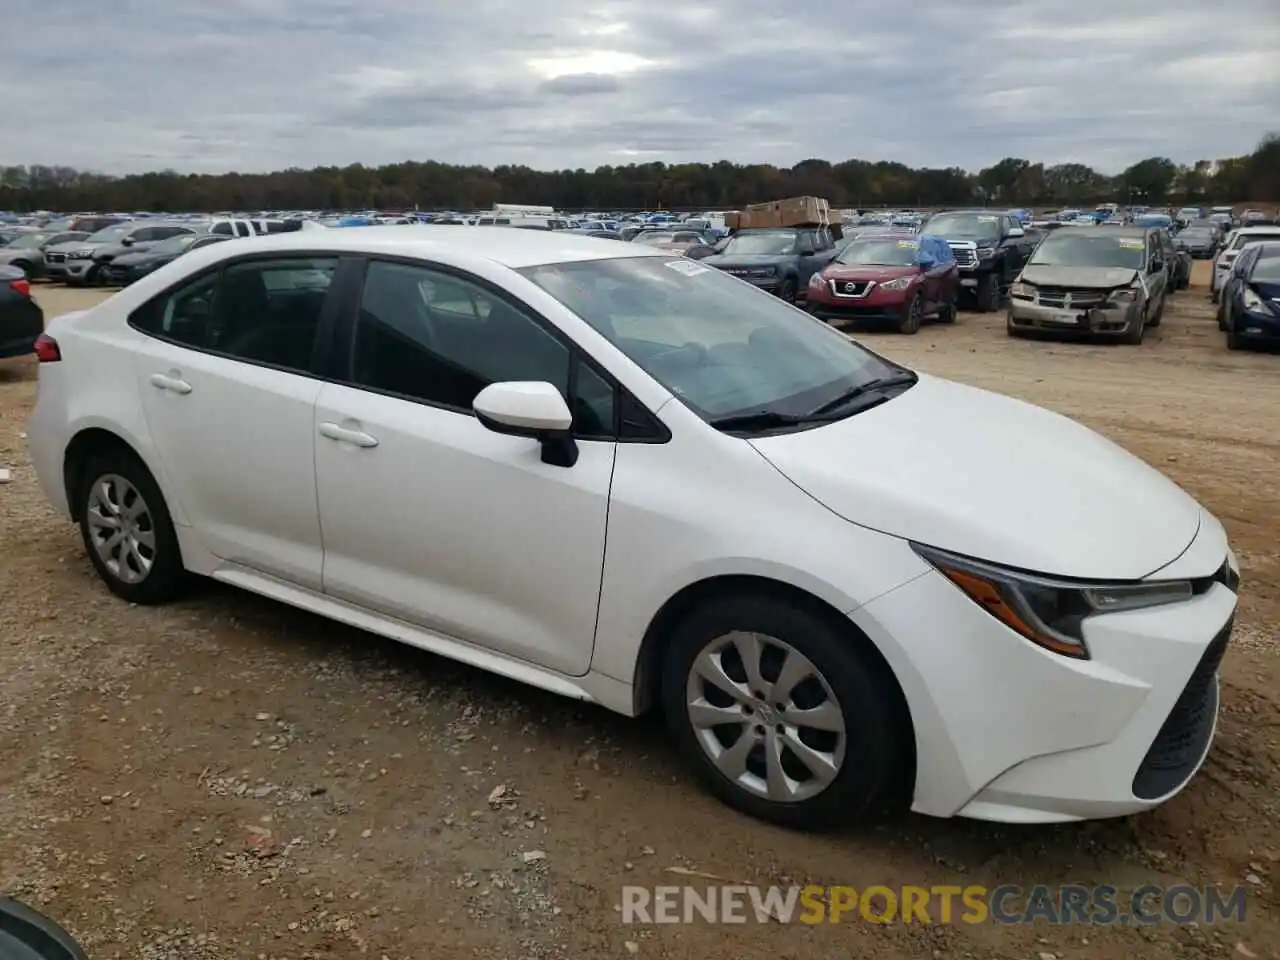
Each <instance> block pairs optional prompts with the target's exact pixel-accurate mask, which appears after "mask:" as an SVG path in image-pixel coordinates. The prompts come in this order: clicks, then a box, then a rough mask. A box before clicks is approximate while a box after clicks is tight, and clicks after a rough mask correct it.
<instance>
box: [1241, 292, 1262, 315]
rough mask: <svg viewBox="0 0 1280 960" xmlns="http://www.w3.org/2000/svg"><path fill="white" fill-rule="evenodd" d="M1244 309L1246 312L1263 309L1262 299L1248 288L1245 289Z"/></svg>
mask: <svg viewBox="0 0 1280 960" xmlns="http://www.w3.org/2000/svg"><path fill="white" fill-rule="evenodd" d="M1244 308H1245V309H1246V310H1261V309H1262V298H1261V297H1260V296H1258V295H1257V294H1256V293H1254V292H1253V291H1252V290H1250V289H1249V288H1248V287H1245V288H1244Z"/></svg>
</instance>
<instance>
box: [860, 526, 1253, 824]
mask: <svg viewBox="0 0 1280 960" xmlns="http://www.w3.org/2000/svg"><path fill="white" fill-rule="evenodd" d="M1203 530H1204V525H1202V531H1203ZM1211 536H1212V534H1211V533H1204V532H1202V534H1201V537H1211ZM1206 542H1207V541H1206ZM1218 546H1219V547H1221V546H1222V543H1219V544H1218ZM1216 555H1217V556H1218V558H1219V559H1218V561H1217V562H1218V563H1222V562H1223V559H1225V558H1224V556H1223V555H1222V554H1221V553H1218V554H1216ZM1235 609H1236V594H1235V593H1234V592H1233V591H1232V590H1231V589H1229V588H1228V587H1227V586H1226V585H1224V584H1222V583H1218V582H1215V583H1213V585H1212V586H1210V587H1209V588H1208V590H1207V591H1205V592H1203V593H1200V594H1199V595H1197V596H1195V597H1194V598H1192V599H1191V600H1189V601H1186V602H1183V603H1177V604H1169V605H1167V606H1163V607H1153V608H1149V609H1146V610H1134V611H1125V612H1119V613H1112V614H1106V615H1098V616H1095V617H1093V618H1091V619H1090V621H1088V622H1087V624H1086V626H1085V639H1086V642H1087V643H1088V645H1089V650H1090V653H1091V656H1092V659H1089V660H1074V659H1070V658H1067V657H1062V656H1059V655H1057V654H1054V653H1050V652H1048V651H1046V650H1044V649H1042V648H1040V647H1038V646H1035V645H1034V644H1031V643H1030V642H1028V641H1027V640H1025V639H1023V638H1022V637H1021V636H1020V635H1018V634H1016V633H1015V632H1013V631H1012V630H1010V629H1009V628H1008V627H1005V626H1004V625H1003V624H1002V623H1000V622H999V621H997V620H996V619H995V618H994V617H992V616H991V615H990V614H988V613H987V612H986V611H984V610H982V609H981V608H980V607H979V606H978V605H977V604H975V603H974V602H973V601H972V600H970V599H969V598H968V597H967V596H965V595H964V594H963V593H962V592H961V591H960V590H959V589H958V588H957V587H955V585H954V584H952V583H951V582H950V581H949V580H947V579H946V578H945V577H944V576H943V575H942V574H940V573H937V572H930V573H927V574H925V575H923V576H921V577H919V578H917V579H915V580H912V581H910V582H909V583H907V584H905V585H903V586H902V587H899V588H898V589H896V590H894V591H891V592H890V593H888V594H885V595H884V596H882V597H879V598H878V599H876V600H874V601H872V602H871V603H869V604H867V605H866V606H864V607H862V608H860V609H859V610H856V611H853V613H852V614H851V616H852V617H853V619H854V620H855V621H856V622H857V623H858V625H859V626H860V627H861V628H862V629H863V630H864V631H865V632H866V633H867V634H868V635H869V636H870V637H871V639H872V640H873V641H874V642H876V643H877V645H878V646H879V647H880V648H881V649H882V650H884V651H886V657H887V659H889V660H890V665H891V667H893V669H894V671H895V674H896V675H897V677H898V679H899V682H900V683H901V685H902V687H903V692H904V694H905V695H906V698H907V703H908V706H909V708H910V710H911V716H912V723H913V726H914V728H915V734H916V755H917V757H916V759H917V772H916V789H915V797H914V801H913V804H912V809H913V810H915V811H916V812H918V813H924V814H928V815H932V816H943V817H947V816H964V817H972V818H975V819H980V820H996V821H1002V822H1010V823H1052V822H1063V821H1071V820H1084V819H1094V818H1099V817H1114V816H1124V815H1128V814H1132V813H1137V812H1140V811H1142V810H1147V809H1150V808H1152V807H1155V806H1158V805H1159V804H1160V803H1162V802H1164V801H1166V800H1168V799H1169V798H1170V797H1172V796H1173V795H1174V794H1176V793H1177V792H1178V791H1179V790H1181V789H1182V788H1183V787H1184V786H1185V785H1186V784H1187V782H1188V781H1189V780H1190V779H1191V778H1192V777H1193V776H1194V775H1195V773H1196V772H1197V771H1198V770H1199V769H1200V766H1201V765H1202V764H1203V762H1204V759H1205V757H1206V756H1207V754H1208V751H1209V746H1210V744H1211V742H1212V739H1213V735H1214V732H1215V730H1216V722H1217V713H1218V688H1217V679H1216V672H1217V667H1218V663H1219V662H1220V660H1221V658H1222V653H1223V650H1224V649H1225V647H1226V645H1227V643H1228V637H1229V634H1230V631H1231V624H1232V619H1233V617H1234V614H1235ZM903 647H906V649H903Z"/></svg>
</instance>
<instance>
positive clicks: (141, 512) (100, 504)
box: [85, 473, 156, 584]
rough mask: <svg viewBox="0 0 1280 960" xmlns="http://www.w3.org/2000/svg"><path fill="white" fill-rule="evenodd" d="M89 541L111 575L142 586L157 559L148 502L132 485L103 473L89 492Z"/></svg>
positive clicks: (111, 474) (87, 509)
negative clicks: (141, 583)
mask: <svg viewBox="0 0 1280 960" xmlns="http://www.w3.org/2000/svg"><path fill="white" fill-rule="evenodd" d="M85 515H86V519H87V520H88V527H89V541H90V543H91V544H92V546H93V549H94V552H96V553H97V555H98V558H99V559H100V560H101V561H102V563H103V565H104V566H106V568H107V569H108V570H109V571H111V573H112V575H114V576H115V577H116V578H118V579H119V580H120V581H121V582H122V583H129V584H133V583H140V582H141V581H143V580H145V579H146V577H147V574H149V573H150V572H151V567H152V565H153V564H154V563H155V559H156V528H155V521H154V520H153V519H152V516H151V510H150V508H149V507H148V506H147V502H146V500H144V499H143V498H142V494H141V493H140V492H139V491H138V488H137V487H135V486H134V485H133V484H132V483H130V482H129V481H128V480H126V479H125V478H124V477H122V476H120V475H119V474H115V473H108V474H104V475H103V476H101V477H99V478H98V479H97V481H96V482H95V483H94V484H93V486H92V487H91V488H90V490H89V502H88V504H87V506H86V510H85Z"/></svg>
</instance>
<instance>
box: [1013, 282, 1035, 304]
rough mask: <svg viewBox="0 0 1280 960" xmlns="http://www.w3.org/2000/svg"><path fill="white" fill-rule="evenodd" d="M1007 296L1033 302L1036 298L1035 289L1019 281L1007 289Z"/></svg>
mask: <svg viewBox="0 0 1280 960" xmlns="http://www.w3.org/2000/svg"><path fill="white" fill-rule="evenodd" d="M1009 296H1011V297H1021V298H1023V299H1024V300H1034V299H1035V298H1036V288H1035V287H1033V286H1032V285H1031V284H1029V283H1023V282H1022V281H1021V280H1019V281H1018V282H1017V283H1015V284H1014V285H1013V286H1011V287H1010V288H1009Z"/></svg>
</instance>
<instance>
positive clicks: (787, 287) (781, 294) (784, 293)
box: [778, 277, 796, 303]
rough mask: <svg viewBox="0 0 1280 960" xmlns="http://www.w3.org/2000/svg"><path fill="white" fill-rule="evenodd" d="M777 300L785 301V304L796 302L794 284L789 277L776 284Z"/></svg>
mask: <svg viewBox="0 0 1280 960" xmlns="http://www.w3.org/2000/svg"><path fill="white" fill-rule="evenodd" d="M778 298H779V299H781V300H785V301H786V302H787V303H795V302H796V282H795V281H794V280H792V279H791V278H790V277H787V278H786V279H784V280H783V281H782V283H780V284H778Z"/></svg>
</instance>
